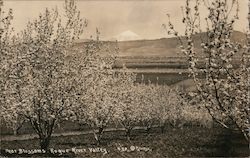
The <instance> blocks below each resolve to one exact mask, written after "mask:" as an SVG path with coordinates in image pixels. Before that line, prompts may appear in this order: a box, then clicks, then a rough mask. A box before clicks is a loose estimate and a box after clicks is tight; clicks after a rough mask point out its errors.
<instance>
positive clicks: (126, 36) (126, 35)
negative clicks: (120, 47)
mask: <svg viewBox="0 0 250 158" xmlns="http://www.w3.org/2000/svg"><path fill="white" fill-rule="evenodd" d="M113 39H115V40H117V41H133V40H139V39H141V38H140V36H139V35H137V34H136V33H134V32H132V31H130V30H127V31H124V32H122V33H120V34H118V35H116V36H114V37H113Z"/></svg>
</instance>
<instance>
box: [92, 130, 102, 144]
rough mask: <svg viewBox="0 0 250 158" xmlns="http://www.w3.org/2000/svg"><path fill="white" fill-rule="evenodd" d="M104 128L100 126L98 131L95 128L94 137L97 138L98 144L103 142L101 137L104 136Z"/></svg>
mask: <svg viewBox="0 0 250 158" xmlns="http://www.w3.org/2000/svg"><path fill="white" fill-rule="evenodd" d="M103 130H104V128H103V127H99V128H98V132H95V130H94V137H95V140H96V141H97V144H98V145H100V144H101V138H102V134H103Z"/></svg>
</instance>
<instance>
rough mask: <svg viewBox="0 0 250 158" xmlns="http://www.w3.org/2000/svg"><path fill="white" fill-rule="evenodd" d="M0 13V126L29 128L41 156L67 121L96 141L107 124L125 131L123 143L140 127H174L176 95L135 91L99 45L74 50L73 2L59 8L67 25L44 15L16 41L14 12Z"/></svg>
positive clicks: (80, 27) (77, 20) (131, 78)
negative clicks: (35, 136) (89, 130)
mask: <svg viewBox="0 0 250 158" xmlns="http://www.w3.org/2000/svg"><path fill="white" fill-rule="evenodd" d="M2 8H3V2H2V1H0V14H1V17H0V24H1V25H0V50H1V54H0V64H1V65H0V78H1V79H0V88H1V90H0V102H1V117H2V118H1V119H3V120H4V121H5V122H6V123H7V124H8V125H9V126H10V127H13V128H14V129H15V128H18V126H19V125H20V124H21V123H22V122H23V121H27V122H29V123H30V124H31V126H32V127H33V129H34V130H35V131H36V133H37V134H38V136H39V140H40V146H41V148H42V149H44V150H48V147H49V143H50V139H51V135H52V133H53V130H54V128H55V126H56V125H59V124H61V123H63V122H64V121H65V120H70V121H72V122H78V123H83V124H88V125H89V126H90V127H91V128H92V129H93V130H94V134H95V138H96V140H97V141H100V138H101V136H102V132H103V130H104V128H105V127H107V126H108V125H110V124H117V125H118V124H119V125H120V126H122V127H124V128H125V129H126V133H127V136H128V137H129V135H130V133H131V130H132V129H133V128H134V127H135V125H136V124H138V123H142V124H144V125H145V127H147V129H150V128H151V126H152V125H153V124H154V123H156V122H158V123H159V124H160V125H161V126H162V127H164V126H165V124H166V123H167V121H169V122H171V123H172V124H176V120H178V118H179V117H178V116H179V115H180V114H181V111H180V109H181V108H180V107H181V106H182V104H183V100H182V98H181V97H178V95H177V93H176V92H174V91H172V90H170V89H168V88H167V87H166V86H157V85H143V84H142V85H138V84H136V83H135V79H136V76H135V74H133V73H131V72H129V71H127V70H126V68H124V69H122V70H121V71H115V70H113V69H112V66H113V64H114V61H115V59H116V56H115V55H116V53H117V52H116V50H109V49H108V47H107V48H105V47H106V46H105V44H104V43H102V42H100V41H98V39H97V40H95V41H90V42H88V43H86V44H85V45H84V47H83V48H79V47H76V46H74V41H75V40H77V39H78V38H79V36H80V35H81V34H82V33H83V31H84V28H85V27H86V26H87V22H86V20H84V19H82V18H81V17H80V12H79V11H78V10H77V8H76V4H75V2H74V1H73V0H66V1H65V7H64V9H65V13H64V16H65V17H62V16H61V15H59V13H58V11H57V10H56V9H55V10H48V9H46V10H45V12H44V13H43V14H40V15H39V17H38V18H37V19H35V20H34V21H31V22H29V23H28V24H27V27H26V28H25V29H24V30H23V31H22V32H21V33H19V34H14V31H13V29H12V27H11V21H12V19H13V13H12V10H9V12H8V13H7V14H6V13H5V12H4V11H3V9H2ZM97 33H98V30H97ZM103 54H105V55H103ZM173 104H174V105H173ZM96 129H98V132H96Z"/></svg>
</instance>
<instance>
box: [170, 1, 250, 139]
mask: <svg viewBox="0 0 250 158" xmlns="http://www.w3.org/2000/svg"><path fill="white" fill-rule="evenodd" d="M202 2H203V4H204V6H206V8H207V10H208V15H207V17H206V18H205V21H206V26H207V27H206V33H205V34H206V35H205V36H203V37H201V38H200V40H201V50H202V55H201V53H199V52H197V49H195V42H196V41H194V37H195V36H197V34H198V33H201V30H202V28H201V17H200V10H199V7H200V3H201V1H200V0H196V1H195V2H194V8H192V5H191V1H190V0H187V1H186V7H185V8H183V16H184V17H183V25H184V26H185V37H180V36H179V34H178V32H177V31H176V30H175V28H174V26H173V24H172V23H171V21H170V22H169V25H168V26H169V33H170V34H174V35H176V36H177V37H178V39H179V40H180V42H181V49H182V52H184V53H185V54H186V56H187V58H188V62H189V70H190V75H191V76H192V77H193V79H194V81H195V84H196V87H197V90H198V95H199V97H200V99H201V101H202V102H203V105H204V106H205V108H206V109H207V110H208V112H209V113H210V115H211V116H212V117H213V119H214V120H215V121H217V122H218V123H220V124H221V125H223V126H224V127H226V128H230V124H231V123H233V124H234V125H235V126H236V128H237V129H238V130H239V131H241V133H242V134H243V135H244V137H245V139H246V140H249V133H248V132H247V129H249V128H250V123H249V115H250V108H249V107H250V100H249V97H250V96H249V91H250V82H249V74H250V54H249V52H250V50H249V49H250V47H249V40H250V37H249V28H248V33H247V35H246V38H245V39H244V42H245V43H240V42H238V41H234V40H233V39H232V35H233V33H234V23H235V21H236V20H237V19H238V12H239V6H238V1H237V0H232V1H228V0H212V1H206V0H203V1H202ZM198 62H202V63H203V65H205V67H204V68H201V67H200V66H199V64H198ZM200 75H202V76H204V77H203V78H202V77H200Z"/></svg>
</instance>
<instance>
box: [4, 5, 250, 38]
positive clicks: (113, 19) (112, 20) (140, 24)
mask: <svg viewBox="0 0 250 158" xmlns="http://www.w3.org/2000/svg"><path fill="white" fill-rule="evenodd" d="M63 4H64V1H63V0H54V1H53V0H5V1H4V5H5V9H7V8H12V9H13V12H14V21H13V26H14V28H15V31H16V32H19V31H21V30H22V29H24V28H25V26H26V24H27V22H28V21H30V20H33V19H35V18H36V17H38V15H39V13H42V12H44V10H45V8H50V9H52V8H55V7H57V8H58V10H59V12H62V11H63ZM184 5H185V0H78V1H77V7H78V9H79V10H80V12H81V16H82V17H83V18H86V19H87V20H88V27H87V28H86V29H85V31H84V34H83V36H82V37H81V38H89V37H90V36H91V35H95V29H96V28H98V29H99V31H100V33H101V35H100V36H101V39H104V40H107V39H111V38H112V37H114V36H116V35H118V34H120V33H122V32H124V31H127V30H130V31H132V32H134V33H136V34H138V35H139V36H140V37H141V38H142V39H157V38H164V37H169V36H168V35H167V33H166V30H164V29H163V27H162V24H165V23H167V16H166V14H170V15H171V19H172V22H173V24H174V25H175V27H176V29H177V30H178V31H180V32H181V31H183V29H184V28H183V25H181V21H182V13H181V6H184ZM239 7H240V13H239V16H240V20H239V21H237V23H236V25H235V30H238V31H242V32H245V31H246V30H247V25H248V21H247V13H248V0H239ZM201 11H202V12H201V16H202V17H205V15H206V14H207V12H206V9H204V6H201Z"/></svg>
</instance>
